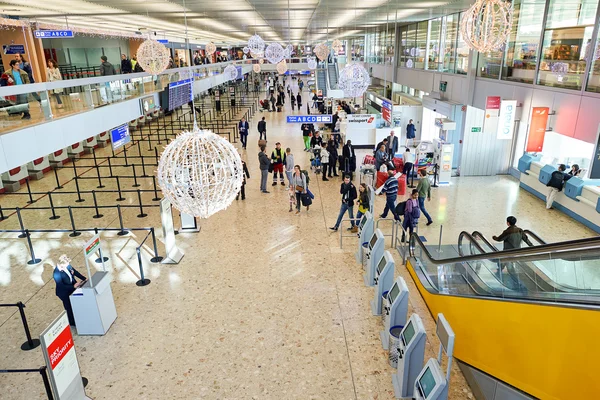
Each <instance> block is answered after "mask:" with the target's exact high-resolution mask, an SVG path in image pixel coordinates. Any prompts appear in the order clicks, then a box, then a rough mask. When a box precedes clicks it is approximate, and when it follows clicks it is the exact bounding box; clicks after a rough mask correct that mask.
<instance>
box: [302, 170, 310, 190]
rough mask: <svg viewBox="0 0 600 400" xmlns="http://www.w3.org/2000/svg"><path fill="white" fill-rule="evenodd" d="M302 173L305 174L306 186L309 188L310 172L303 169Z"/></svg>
mask: <svg viewBox="0 0 600 400" xmlns="http://www.w3.org/2000/svg"><path fill="white" fill-rule="evenodd" d="M300 172H302V173H303V174H304V177H305V178H306V186H308V184H309V183H310V178H309V176H308V171H307V170H305V169H303V170H301V171H300Z"/></svg>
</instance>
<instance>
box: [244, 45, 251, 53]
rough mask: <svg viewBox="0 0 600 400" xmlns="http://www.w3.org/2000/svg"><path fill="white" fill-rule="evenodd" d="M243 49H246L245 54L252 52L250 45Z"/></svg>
mask: <svg viewBox="0 0 600 400" xmlns="http://www.w3.org/2000/svg"><path fill="white" fill-rule="evenodd" d="M242 50H243V51H244V54H248V53H250V48H249V47H248V46H246V47H244V48H243V49H242Z"/></svg>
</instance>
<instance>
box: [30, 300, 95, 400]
mask: <svg viewBox="0 0 600 400" xmlns="http://www.w3.org/2000/svg"><path fill="white" fill-rule="evenodd" d="M40 341H41V343H42V346H43V347H42V348H43V353H44V359H45V360H46V366H47V367H48V375H49V377H50V382H51V384H52V388H53V391H54V395H55V398H56V399H59V400H71V399H73V400H76V399H85V398H86V396H85V389H84V388H83V381H82V380H81V372H80V371H79V363H78V362H77V354H76V353H75V346H74V344H73V335H72V334H71V327H70V326H69V319H68V318H67V312H66V311H63V312H62V314H61V315H60V316H59V317H58V318H57V319H55V320H54V322H52V323H51V324H50V326H48V328H46V330H45V331H44V332H42V334H41V335H40Z"/></svg>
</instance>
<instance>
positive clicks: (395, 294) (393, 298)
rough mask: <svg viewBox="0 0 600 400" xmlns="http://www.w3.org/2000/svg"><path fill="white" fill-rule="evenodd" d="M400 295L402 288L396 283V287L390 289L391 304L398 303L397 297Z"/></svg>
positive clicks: (389, 298)
mask: <svg viewBox="0 0 600 400" xmlns="http://www.w3.org/2000/svg"><path fill="white" fill-rule="evenodd" d="M399 294H400V288H399V287H398V284H397V283H394V286H392V288H391V289H390V292H389V293H388V300H389V302H390V304H393V303H394V301H396V297H398V295H399Z"/></svg>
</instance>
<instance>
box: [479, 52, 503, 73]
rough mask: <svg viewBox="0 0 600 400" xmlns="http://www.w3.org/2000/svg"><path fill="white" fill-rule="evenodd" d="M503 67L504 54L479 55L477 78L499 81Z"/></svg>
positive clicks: (489, 53)
mask: <svg viewBox="0 0 600 400" xmlns="http://www.w3.org/2000/svg"><path fill="white" fill-rule="evenodd" d="M501 65H502V52H501V51H490V52H488V53H479V55H478V57H477V76H480V77H482V78H493V79H498V78H499V77H500V68H501Z"/></svg>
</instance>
